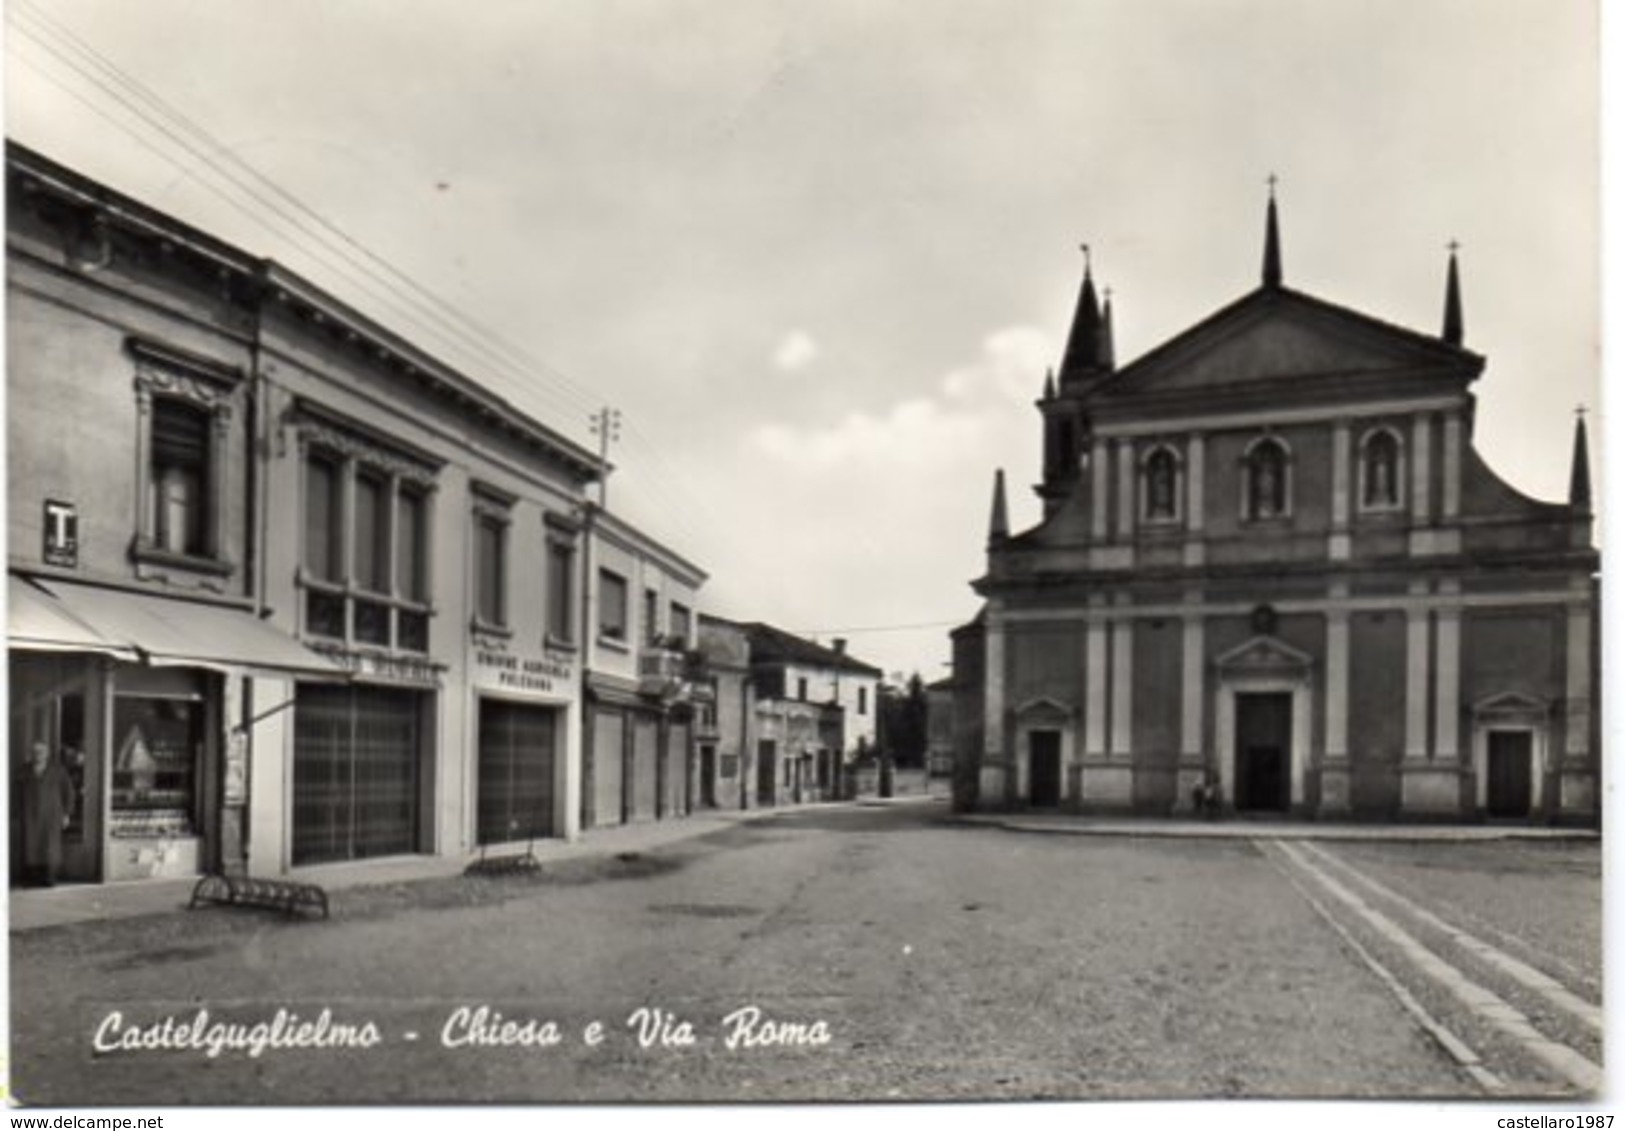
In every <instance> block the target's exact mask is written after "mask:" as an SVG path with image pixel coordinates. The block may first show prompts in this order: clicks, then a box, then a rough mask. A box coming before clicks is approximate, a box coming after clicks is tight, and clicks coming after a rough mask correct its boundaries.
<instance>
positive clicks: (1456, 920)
mask: <svg viewBox="0 0 1625 1131" xmlns="http://www.w3.org/2000/svg"><path fill="white" fill-rule="evenodd" d="M1323 848H1324V849H1325V850H1326V851H1328V852H1329V854H1330V855H1332V856H1333V857H1334V858H1336V859H1340V860H1343V861H1345V862H1347V863H1350V864H1353V865H1354V866H1355V867H1356V868H1358V870H1359V871H1361V872H1363V873H1364V874H1365V875H1367V876H1370V877H1371V878H1373V879H1376V880H1377V881H1378V882H1380V883H1382V884H1384V885H1385V886H1387V887H1389V888H1391V889H1393V890H1395V891H1397V892H1398V893H1399V894H1400V895H1403V896H1404V897H1406V898H1407V899H1409V900H1411V901H1413V902H1414V903H1416V904H1418V905H1420V906H1421V907H1422V908H1423V909H1425V910H1426V911H1428V912H1430V913H1431V914H1432V915H1433V916H1435V917H1436V918H1439V919H1442V920H1444V921H1445V922H1447V923H1449V924H1451V925H1452V926H1454V927H1456V928H1458V929H1462V930H1467V931H1469V932H1471V933H1473V934H1475V935H1476V936H1477V937H1478V938H1480V939H1481V940H1482V941H1485V942H1488V943H1490V944H1491V945H1494V946H1497V947H1498V948H1500V949H1502V950H1504V951H1506V952H1507V953H1509V954H1511V955H1512V956H1513V957H1516V958H1519V959H1521V960H1523V961H1526V962H1529V963H1530V964H1532V965H1534V966H1536V967H1537V968H1538V969H1541V970H1542V971H1543V972H1545V973H1547V974H1548V975H1549V976H1551V977H1554V978H1557V980H1558V981H1560V982H1561V983H1563V984H1564V985H1565V986H1566V988H1568V989H1569V990H1570V992H1572V993H1574V994H1576V995H1577V996H1579V997H1581V998H1583V999H1586V1000H1589V1001H1591V1002H1592V1003H1593V1004H1600V997H1599V996H1598V995H1597V994H1596V993H1594V992H1593V991H1592V990H1591V988H1589V987H1588V985H1587V984H1586V979H1585V977H1584V976H1583V975H1581V974H1578V973H1575V971H1578V970H1579V969H1581V968H1582V967H1583V966H1587V965H1588V964H1589V963H1595V964H1596V968H1597V969H1599V970H1600V963H1601V958H1600V950H1601V940H1600V937H1599V933H1598V932H1597V931H1596V929H1595V928H1596V926H1597V922H1598V919H1599V918H1600V912H1601V890H1600V885H1599V884H1598V883H1597V877H1596V874H1595V869H1594V868H1587V867H1586V866H1585V857H1586V852H1585V851H1580V852H1578V853H1576V852H1575V850H1574V849H1573V847H1572V846H1571V847H1568V848H1558V847H1557V846H1552V845H1541V844H1533V845H1531V844H1518V843H1502V844H1492V845H1474V844H1441V845H1427V846H1418V845H1360V846H1357V847H1356V846H1353V845H1350V844H1338V845H1336V846H1323ZM1589 854H1590V856H1591V860H1592V863H1593V864H1594V863H1595V860H1596V849H1595V846H1592V847H1591V848H1590V850H1589ZM1413 857H1414V858H1413ZM1311 859H1314V858H1313V857H1311ZM1554 860H1564V861H1568V862H1570V863H1571V864H1573V865H1574V867H1573V868H1572V869H1566V868H1561V867H1554V868H1550V869H1549V870H1547V871H1545V872H1544V875H1545V880H1544V882H1541V883H1538V884H1537V883H1534V882H1532V877H1533V876H1536V875H1540V874H1542V873H1541V870H1540V869H1541V866H1542V865H1543V864H1550V863H1551V862H1553V861H1554ZM1317 863H1319V861H1317ZM1328 871H1329V873H1330V874H1331V875H1333V876H1334V877H1336V878H1337V879H1338V880H1339V881H1340V882H1342V883H1344V884H1345V886H1348V887H1350V888H1351V890H1354V891H1356V892H1357V893H1358V894H1359V895H1360V896H1361V898H1363V899H1365V900H1366V901H1367V902H1368V903H1370V904H1371V905H1372V906H1373V907H1375V908H1376V909H1377V910H1379V911H1380V912H1381V913H1382V914H1384V915H1385V916H1387V917H1388V918H1390V919H1391V920H1393V921H1394V922H1396V923H1397V924H1398V925H1399V926H1400V927H1401V929H1403V930H1404V931H1406V932H1408V933H1409V934H1410V935H1411V936H1412V937H1413V938H1415V939H1416V940H1417V941H1419V942H1420V943H1422V944H1423V945H1424V946H1426V947H1428V948H1429V949H1430V950H1432V951H1433V952H1434V953H1435V954H1436V955H1438V956H1440V957H1442V958H1444V959H1445V960H1446V961H1448V962H1449V963H1451V964H1452V965H1454V966H1455V967H1457V969H1458V970H1459V971H1460V972H1461V973H1462V974H1463V975H1464V976H1465V977H1467V978H1468V979H1470V980H1471V981H1472V982H1474V983H1476V984H1477V985H1479V986H1481V987H1483V988H1485V989H1487V990H1489V991H1491V992H1492V993H1494V994H1496V995H1497V996H1499V997H1500V998H1501V999H1502V1000H1503V1001H1505V1002H1506V1003H1507V1004H1509V1005H1511V1006H1512V1007H1513V1008H1515V1009H1517V1010H1518V1011H1519V1012H1521V1013H1522V1014H1523V1015H1524V1016H1525V1017H1526V1018H1527V1019H1528V1020H1529V1022H1530V1023H1531V1024H1533V1025H1534V1026H1535V1027H1536V1028H1537V1029H1538V1030H1539V1031H1540V1032H1542V1033H1543V1034H1545V1035H1546V1036H1548V1037H1550V1038H1553V1039H1555V1040H1557V1041H1559V1042H1561V1043H1563V1044H1565V1045H1568V1046H1569V1047H1570V1048H1572V1049H1574V1050H1575V1051H1577V1052H1579V1053H1580V1054H1581V1055H1582V1056H1584V1057H1586V1058H1587V1059H1589V1060H1591V1061H1592V1062H1593V1063H1597V1064H1601V1063H1602V1053H1603V1049H1602V1042H1601V1039H1600V1037H1599V1036H1598V1035H1597V1034H1596V1033H1595V1031H1594V1030H1592V1029H1590V1028H1589V1027H1588V1026H1586V1025H1584V1024H1582V1023H1581V1022H1579V1021H1578V1020H1577V1019H1575V1018H1574V1017H1573V1016H1572V1015H1571V1014H1570V1013H1568V1012H1567V1011H1565V1010H1562V1009H1559V1008H1557V1007H1556V1006H1554V1005H1552V1004H1551V1003H1549V1002H1548V1001H1546V999H1544V998H1543V997H1541V996H1540V995H1538V994H1536V993H1535V992H1533V991H1531V990H1529V989H1527V988H1525V987H1524V986H1522V985H1521V984H1520V983H1519V982H1518V981H1516V980H1515V979H1513V978H1512V977H1510V976H1509V975H1508V974H1506V973H1505V972H1504V971H1502V970H1500V969H1498V968H1497V967H1495V966H1494V965H1492V964H1490V963H1487V962H1485V961H1483V960H1481V959H1480V958H1478V957H1476V956H1475V955H1474V954H1473V953H1472V952H1471V951H1470V950H1468V949H1465V948H1463V947H1462V946H1461V945H1459V944H1458V943H1457V942H1456V941H1454V940H1452V939H1451V938H1450V936H1449V934H1448V933H1447V932H1445V931H1441V930H1440V929H1439V928H1437V927H1435V926H1433V925H1431V924H1429V923H1427V922H1426V921H1424V920H1422V919H1420V918H1418V917H1417V916H1416V915H1415V914H1414V912H1412V911H1410V910H1408V909H1406V908H1404V907H1403V906H1402V905H1400V904H1398V903H1396V902H1394V901H1392V900H1387V899H1382V898H1379V897H1377V896H1376V895H1374V893H1372V892H1370V891H1369V890H1368V889H1365V888H1362V887H1359V886H1358V885H1355V884H1352V883H1351V882H1350V881H1349V880H1348V878H1347V876H1345V875H1344V874H1342V873H1341V872H1340V871H1338V870H1336V869H1328ZM1588 873H1589V874H1588ZM1498 881H1499V882H1498ZM1468 892H1472V893H1475V894H1476V896H1477V900H1476V902H1475V903H1474V904H1473V906H1474V910H1473V911H1468V910H1466V903H1467V899H1466V895H1467V893H1468ZM1588 893H1589V898H1588ZM1323 902H1325V903H1326V904H1327V905H1328V906H1329V907H1331V908H1332V909H1333V911H1334V912H1335V913H1336V914H1337V917H1338V919H1339V921H1340V922H1342V923H1343V924H1344V925H1345V926H1346V927H1348V928H1349V929H1350V930H1351V931H1353V933H1354V934H1355V935H1356V937H1357V938H1358V939H1359V941H1360V942H1361V944H1362V945H1364V946H1365V947H1367V948H1368V950H1369V951H1370V952H1371V953H1372V954H1373V955H1375V956H1376V957H1377V959H1378V960H1379V961H1380V962H1382V963H1384V964H1385V965H1386V966H1388V968H1389V969H1390V970H1391V971H1393V972H1394V973H1395V974H1396V975H1397V976H1398V977H1399V978H1400V980H1401V981H1402V982H1403V983H1404V984H1405V985H1406V987H1407V988H1408V989H1409V990H1410V991H1411V992H1412V993H1413V994H1414V995H1415V996H1416V998H1417V999H1418V1001H1419V1002H1420V1003H1421V1004H1422V1005H1423V1007H1424V1008H1426V1009H1427V1010H1428V1012H1429V1013H1431V1014H1432V1015H1433V1016H1434V1017H1435V1018H1436V1019H1437V1020H1438V1021H1440V1022H1441V1023H1443V1024H1444V1025H1445V1026H1446V1027H1447V1028H1448V1029H1450V1030H1451V1031H1452V1032H1453V1033H1454V1034H1455V1035H1456V1036H1458V1037H1460V1038H1461V1039H1463V1040H1464V1041H1466V1043H1467V1044H1468V1045H1469V1046H1470V1047H1472V1048H1473V1049H1474V1050H1475V1051H1476V1052H1477V1053H1478V1054H1479V1055H1480V1056H1481V1057H1482V1058H1483V1059H1484V1061H1485V1063H1486V1066H1487V1067H1489V1068H1490V1070H1491V1071H1493V1072H1495V1073H1496V1074H1497V1075H1498V1076H1499V1077H1500V1078H1501V1079H1502V1081H1503V1083H1504V1085H1505V1089H1506V1093H1507V1094H1509V1095H1517V1096H1535V1097H1543V1096H1565V1097H1572V1096H1576V1095H1578V1094H1579V1093H1578V1091H1577V1089H1576V1088H1575V1086H1574V1084H1573V1083H1571V1082H1570V1081H1568V1080H1567V1079H1566V1078H1564V1077H1563V1076H1562V1075H1560V1074H1559V1073H1557V1072H1555V1071H1554V1070H1553V1069H1552V1068H1550V1067H1549V1066H1547V1065H1546V1064H1544V1063H1543V1062H1542V1061H1540V1060H1539V1059H1537V1058H1535V1057H1533V1056H1531V1055H1530V1053H1529V1052H1528V1051H1527V1050H1526V1049H1525V1048H1524V1047H1523V1046H1522V1045H1521V1044H1520V1043H1519V1042H1518V1041H1516V1040H1514V1039H1513V1038H1512V1037H1510V1036H1509V1035H1507V1034H1506V1033H1505V1032H1504V1031H1503V1030H1501V1029H1500V1028H1498V1027H1497V1026H1495V1025H1493V1024H1491V1023H1490V1022H1489V1021H1487V1020H1486V1019H1485V1018H1484V1017H1482V1016H1480V1015H1479V1014H1478V1013H1476V1012H1475V1011H1473V1010H1471V1009H1469V1008H1467V1007H1466V1006H1464V1005H1463V1003H1462V1002H1461V1001H1460V1000H1458V998H1457V997H1456V996H1455V995H1454V994H1453V993H1451V992H1450V991H1448V990H1446V989H1445V988H1444V987H1443V986H1441V985H1439V984H1438V983H1436V982H1434V981H1433V980H1431V979H1430V978H1428V977H1426V976H1424V975H1423V974H1422V973H1421V972H1420V971H1419V970H1417V969H1416V968H1415V967H1414V966H1413V965H1412V964H1411V963H1410V962H1409V961H1408V960H1407V959H1406V958H1405V957H1404V956H1403V954H1402V953H1401V952H1400V950H1399V949H1398V948H1397V947H1396V946H1394V945H1393V944H1392V943H1391V942H1390V941H1388V940H1387V939H1385V938H1384V937H1382V936H1381V935H1380V934H1379V933H1378V932H1376V931H1375V930H1373V929H1372V928H1371V927H1370V926H1369V925H1367V924H1365V923H1364V922H1362V921H1360V920H1359V919H1358V917H1356V916H1354V915H1351V914H1349V913H1347V912H1346V911H1345V910H1344V909H1342V908H1341V906H1340V905H1338V904H1337V903H1335V901H1333V900H1331V899H1329V898H1324V897H1323ZM1520 903H1521V904H1522V905H1521V906H1514V905H1515V904H1520ZM1557 916H1572V918H1571V919H1570V920H1569V923H1568V936H1567V937H1566V938H1565V940H1564V941H1565V944H1566V953H1568V954H1569V956H1570V957H1571V958H1573V959H1575V960H1576V961H1575V964H1574V965H1572V966H1571V965H1570V963H1569V962H1568V961H1567V960H1564V959H1558V960H1554V959H1553V956H1551V955H1550V954H1548V953H1547V952H1544V951H1542V950H1541V949H1540V948H1539V947H1537V946H1535V945H1533V944H1531V943H1521V944H1519V945H1517V946H1516V947H1514V946H1513V945H1510V944H1511V943H1513V942H1514V941H1515V940H1514V936H1512V935H1510V934H1508V933H1507V932H1508V931H1510V930H1512V929H1514V928H1515V927H1517V926H1519V925H1524V924H1528V923H1535V922H1538V923H1540V924H1541V929H1542V930H1543V931H1545V932H1548V933H1550V934H1552V935H1553V936H1555V935H1556V934H1561V933H1562V931H1561V925H1560V923H1559V922H1558V920H1557V918H1556V917H1557ZM1588 930H1589V931H1590V932H1591V946H1592V947H1594V948H1595V950H1594V951H1593V952H1591V953H1589V954H1588V952H1587V947H1586V944H1585V942H1584V939H1585V936H1586V933H1587V931H1588ZM1525 937H1532V933H1531V935H1528V936H1525ZM1540 937H1542V938H1545V937H1546V936H1545V935H1542V936H1540ZM1563 970H1569V971H1570V975H1569V976H1564V975H1562V974H1561V973H1560V972H1561V971H1563Z"/></svg>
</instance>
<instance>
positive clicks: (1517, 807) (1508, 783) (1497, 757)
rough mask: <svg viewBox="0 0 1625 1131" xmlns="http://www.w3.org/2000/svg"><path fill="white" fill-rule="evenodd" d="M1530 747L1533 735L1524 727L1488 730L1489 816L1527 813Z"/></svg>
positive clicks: (1486, 805) (1529, 781) (1529, 783)
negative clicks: (1519, 728) (1521, 728)
mask: <svg viewBox="0 0 1625 1131" xmlns="http://www.w3.org/2000/svg"><path fill="white" fill-rule="evenodd" d="M1532 746H1533V741H1532V736H1531V735H1530V733H1529V732H1528V731H1526V730H1492V731H1490V733H1489V750H1488V755H1489V757H1488V759H1487V761H1488V766H1487V769H1488V779H1489V780H1488V782H1487V789H1486V791H1485V806H1484V808H1485V809H1486V810H1487V811H1488V815H1489V816H1491V817H1527V816H1529V808H1530V804H1531V801H1532V794H1533V790H1532V788H1531V780H1530V777H1531V775H1530V762H1531V761H1532V757H1531V755H1532V750H1531V747H1532Z"/></svg>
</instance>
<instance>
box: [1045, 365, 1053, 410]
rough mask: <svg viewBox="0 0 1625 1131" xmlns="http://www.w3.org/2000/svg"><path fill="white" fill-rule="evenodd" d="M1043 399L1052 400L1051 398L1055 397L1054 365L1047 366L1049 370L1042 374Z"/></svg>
mask: <svg viewBox="0 0 1625 1131" xmlns="http://www.w3.org/2000/svg"><path fill="white" fill-rule="evenodd" d="M1044 399H1045V400H1046V401H1052V400H1054V399H1055V367H1054V366H1051V367H1050V368H1049V370H1048V371H1047V372H1046V373H1045V374H1044Z"/></svg>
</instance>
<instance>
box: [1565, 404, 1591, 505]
mask: <svg viewBox="0 0 1625 1131" xmlns="http://www.w3.org/2000/svg"><path fill="white" fill-rule="evenodd" d="M1585 411H1586V410H1585V408H1584V407H1581V408H1578V409H1576V410H1575V412H1574V466H1573V467H1572V468H1570V469H1569V509H1570V510H1572V511H1575V512H1577V513H1579V514H1590V513H1591V460H1590V455H1589V453H1588V452H1587V451H1586V417H1585Z"/></svg>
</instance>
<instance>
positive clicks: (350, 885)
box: [4, 798, 897, 934]
mask: <svg viewBox="0 0 1625 1131" xmlns="http://www.w3.org/2000/svg"><path fill="white" fill-rule="evenodd" d="M896 803H897V802H896V801H894V800H879V799H866V798H858V799H855V800H852V801H811V802H804V803H802V804H800V805H785V806H774V807H772V808H762V809H720V810H706V811H704V812H703V813H691V814H688V815H686V816H685V817H681V818H675V819H672V820H670V821H650V822H646V823H640V824H637V825H619V826H616V827H614V828H610V829H603V830H593V831H591V832H587V833H583V834H581V835H580V836H578V837H577V838H576V839H575V840H571V841H564V840H548V841H543V842H539V843H538V844H537V845H536V846H535V849H534V852H535V855H536V857H537V859H538V860H539V861H540V863H541V866H542V867H543V868H544V869H545V868H548V867H550V866H554V865H559V864H565V863H574V862H577V861H582V860H593V859H600V858H601V859H605V860H608V859H610V858H613V857H614V856H616V855H618V854H621V853H649V852H658V851H660V850H661V849H664V848H669V847H671V846H673V845H678V844H682V843H684V842H686V841H690V840H695V839H698V838H700V837H703V836H706V835H708V834H711V833H717V832H721V831H723V830H725V829H728V828H733V827H736V826H739V825H745V824H750V823H751V822H754V821H767V820H772V819H773V818H775V817H781V816H788V815H791V814H795V813H806V812H812V811H817V810H820V809H831V808H851V809H857V808H860V807H865V806H868V805H870V804H877V805H882V806H884V805H892V804H896ZM595 833H600V834H601V836H595V835H594V834H595ZM514 850H515V849H514V846H512V845H504V846H502V847H501V848H500V849H498V850H496V851H493V852H491V853H489V855H490V856H492V857H496V856H502V855H507V854H509V853H511V852H513V851H514ZM479 858H480V853H478V852H471V853H467V854H465V855H462V856H456V857H452V856H423V857H395V858H389V859H385V860H379V861H352V862H347V863H343V864H333V865H315V866H312V867H307V868H299V869H293V870H291V871H290V872H288V873H287V874H285V875H279V876H275V877H270V878H274V879H285V880H293V881H296V882H302V883H313V884H316V885H318V886H320V887H322V888H323V889H324V890H325V891H327V892H328V894H329V895H330V896H332V895H335V894H336V893H339V892H344V891H350V890H354V889H360V888H379V887H391V886H395V885H400V884H419V883H426V882H429V881H431V880H443V879H451V878H455V877H459V876H461V875H462V874H463V873H464V870H465V869H466V868H467V867H468V865H469V864H471V863H473V862H474V861H476V860H478V859H479ZM200 878H201V877H200V876H188V877H182V878H177V879H162V880H131V881H127V882H122V883H103V884H83V885H63V886H60V887H56V888H52V889H50V890H36V889H22V890H19V889H15V888H13V889H10V890H9V891H8V899H7V901H6V912H5V916H4V918H5V924H6V929H7V931H8V932H9V933H11V934H24V933H28V932H31V931H40V930H47V929H50V928H53V927H69V926H74V925H76V924H80V923H105V922H112V921H115V920H123V919H139V918H146V917H148V916H153V915H169V914H174V913H176V912H181V911H185V910H187V905H188V903H189V901H190V899H191V894H192V889H193V887H194V886H195V885H196V884H197V882H198V880H199V879H200Z"/></svg>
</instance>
